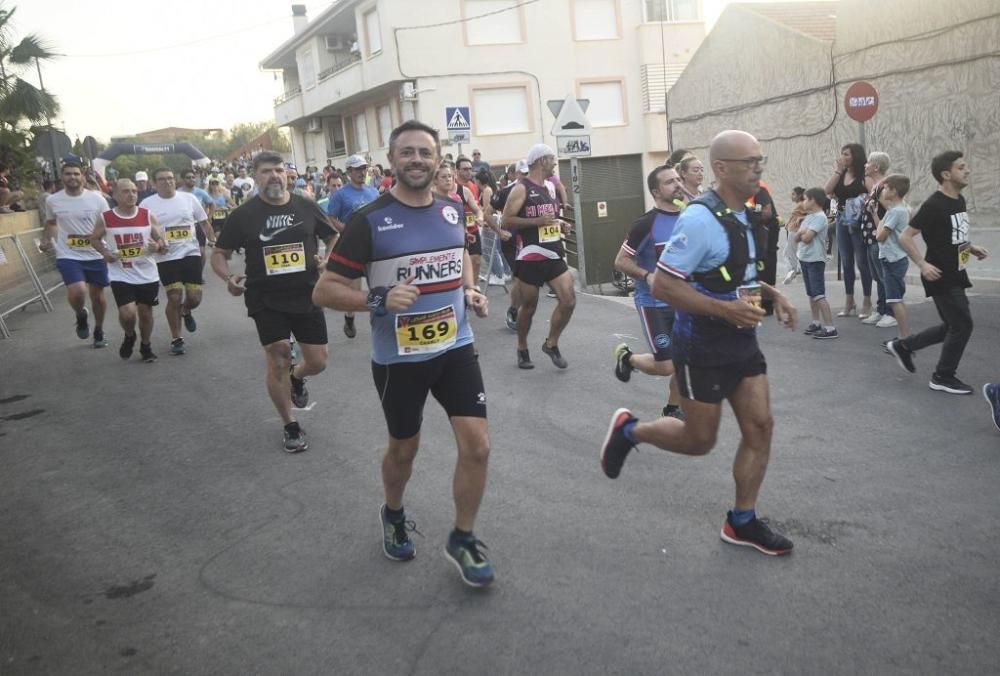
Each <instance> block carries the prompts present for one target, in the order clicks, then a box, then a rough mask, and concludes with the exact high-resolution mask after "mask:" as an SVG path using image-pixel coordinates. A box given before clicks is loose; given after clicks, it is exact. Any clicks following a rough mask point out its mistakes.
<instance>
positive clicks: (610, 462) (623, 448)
mask: <svg viewBox="0 0 1000 676" xmlns="http://www.w3.org/2000/svg"><path fill="white" fill-rule="evenodd" d="M634 420H638V418H636V417H635V416H634V415H632V411H630V410H628V409H627V408H620V409H618V410H617V411H615V412H614V414H613V415H612V416H611V424H610V425H608V433H607V435H606V436H605V437H604V444H603V445H602V446H601V469H603V470H604V474H605V475H606V476H607V477H608V478H609V479H617V478H618V475H619V474H621V471H622V465H624V464H625V458H626V457H627V456H628V454H629V452H630V451H631V450H632V449H633V448H635V444H633V443H632V442H631V441H629V440H628V438H627V437H626V436H625V429H624V428H625V425H626V424H627V423H629V422H632V421H634Z"/></svg>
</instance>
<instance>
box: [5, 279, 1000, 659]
mask: <svg viewBox="0 0 1000 676" xmlns="http://www.w3.org/2000/svg"><path fill="white" fill-rule="evenodd" d="M787 288H788V289H790V290H791V294H792V295H793V297H794V298H795V299H796V301H797V303H798V306H799V307H800V308H802V309H804V308H805V307H806V303H805V301H804V298H803V296H802V286H801V283H797V284H795V285H793V286H791V287H787ZM490 295H491V298H492V299H493V301H494V302H493V307H492V308H491V309H492V314H491V316H490V317H489V318H488V319H486V320H482V321H477V322H476V323H475V325H474V326H475V331H476V335H477V344H478V347H479V350H480V354H481V362H482V366H483V371H484V375H485V379H486V386H487V392H488V396H489V407H490V408H489V412H490V429H491V436H492V441H493V451H492V456H491V466H490V481H489V487H488V492H487V496H486V499H485V502H484V505H483V508H482V511H481V514H480V519H479V523H478V527H477V533H478V534H479V536H480V537H481V538H482V539H483V540H484V541H485V542H486V543H487V545H488V546H489V548H490V549H489V553H490V555H491V557H492V560H493V561H494V562H495V565H496V567H497V572H498V580H497V583H496V584H495V586H494V587H493V588H492V589H490V590H488V591H486V592H477V591H474V590H470V589H468V588H466V587H464V586H463V585H462V584H461V583H460V581H459V578H458V575H457V574H456V572H455V570H454V569H453V568H452V566H451V565H450V564H449V563H448V562H446V561H445V559H444V556H443V554H442V552H441V549H442V546H443V544H444V540H445V537H446V535H447V533H448V530H449V528H450V526H451V519H452V514H453V508H452V502H451V487H450V482H451V470H452V467H453V463H454V457H455V450H454V443H453V440H452V437H451V432H450V428H449V427H448V425H447V421H446V419H445V417H444V415H443V413H442V412H441V410H440V409H439V408H438V407H437V406H436V404H429V405H428V409H427V415H426V419H425V424H424V437H423V447H422V450H421V454H420V456H419V457H418V461H417V464H416V469H415V472H414V476H413V480H412V483H411V485H410V489H409V491H408V494H407V500H406V506H407V510H408V514H409V516H410V518H412V519H414V520H415V521H416V523H417V525H418V528H419V529H420V531H421V533H422V534H423V537H420V536H417V537H416V538H415V539H416V545H417V558H416V559H415V560H414V561H412V562H409V563H404V564H400V563H394V562H391V561H388V560H386V559H385V558H384V557H383V556H382V553H381V549H380V539H379V538H380V529H379V527H378V524H377V510H378V507H379V504H380V480H379V461H380V449H381V447H382V446H383V443H384V438H385V432H384V425H383V422H382V417H381V411H380V409H379V405H378V400H377V398H376V395H375V392H374V388H373V386H372V384H371V374H370V368H369V360H368V338H369V330H368V326H367V324H366V323H365V322H360V321H359V332H358V337H357V338H356V339H355V340H353V341H350V340H348V339H347V338H345V337H344V335H343V334H342V333H341V331H340V318H339V316H338V315H336V314H335V313H329V314H328V319H329V325H330V333H331V337H332V343H331V359H330V367H329V369H328V370H327V371H326V372H325V373H323V374H322V375H320V376H318V377H315V378H313V379H311V380H310V382H309V385H308V386H309V389H310V391H311V393H312V398H313V400H314V401H315V402H316V405H315V408H314V409H313V410H311V411H308V412H304V413H302V415H301V420H302V424H303V426H304V427H305V429H306V430H307V431H308V433H309V435H310V440H311V449H310V450H309V451H308V452H307V453H304V454H301V455H297V456H289V455H286V454H285V453H283V452H282V451H281V450H280V443H281V436H280V433H281V426H280V423H279V421H278V419H277V417H276V415H275V414H274V412H273V409H272V407H271V405H270V402H269V400H268V399H267V396H266V393H265V391H264V386H263V365H264V362H263V357H262V355H261V352H260V349H259V346H258V344H257V342H256V334H255V332H254V331H253V329H252V325H251V323H250V321H249V320H248V319H247V318H246V317H245V315H244V311H243V306H242V302H241V301H238V300H235V299H232V298H229V297H228V296H227V295H225V293H224V290H223V289H222V286H221V284H220V283H219V282H218V281H217V280H212V281H210V283H209V285H208V286H207V288H206V300H205V303H204V306H203V309H201V310H199V311H198V312H197V313H196V316H197V318H198V320H199V330H198V332H197V333H196V334H194V335H193V336H192V337H191V338H190V339H189V341H188V345H189V352H188V354H187V355H185V356H183V357H169V356H167V354H166V353H167V349H166V343H167V339H166V336H167V333H166V326H165V322H164V321H163V319H162V316H158V318H157V322H158V325H157V329H156V341H155V348H156V349H157V351H158V352H159V353H160V361H159V362H158V363H156V364H153V365H145V364H142V363H140V362H139V361H138V360H137V359H135V360H133V361H131V362H128V363H122V362H121V361H120V360H119V358H118V356H117V343H118V341H119V340H120V335H121V334H120V330H119V329H118V328H117V326H115V325H110V327H109V329H108V336H109V338H110V339H111V340H112V347H111V348H110V349H107V350H103V351H95V350H93V349H91V348H89V347H88V344H87V343H85V342H83V341H80V340H78V339H77V338H76V337H75V335H74V334H73V331H72V315H71V312H70V311H69V309H68V308H67V307H66V305H65V302H64V301H63V300H62V298H61V297H58V298H56V300H57V302H56V305H57V308H58V309H57V312H56V313H54V314H50V315H45V314H42V313H41V312H39V311H38V310H28V311H27V312H25V313H19V314H17V315H15V316H13V317H11V318H10V320H9V324H10V325H11V328H12V330H13V331H14V336H13V338H11V339H9V340H2V341H0V400H2V401H0V449H2V450H0V459H2V467H3V469H2V471H0V543H2V544H0V674H4V675H6V674H96V673H121V674H257V673H259V674H466V673H468V674H471V673H477V674H543V673H548V674H758V673H768V674H772V673H788V674H856V673H870V674H880V675H882V674H913V673H924V674H943V673H963V674H964V673H995V672H996V668H997V666H996V665H997V664H998V663H1000V647H998V643H997V641H996V637H997V636H998V635H1000V614H998V613H997V611H996V609H997V607H998V605H1000V582H998V579H1000V578H998V576H997V561H998V560H1000V541H998V539H997V527H996V524H997V522H998V520H1000V501H998V500H997V499H996V495H997V486H998V485H1000V434H998V433H997V431H996V430H995V429H994V427H993V425H992V424H991V423H990V421H989V419H988V411H987V406H986V404H985V402H984V401H983V399H982V397H981V396H980V395H979V394H978V393H977V394H976V395H975V396H968V397H957V396H950V395H945V394H940V393H936V392H933V391H931V390H929V389H928V387H927V380H928V378H929V374H930V370H931V367H932V365H933V363H934V361H935V360H936V354H937V350H936V349H932V350H930V351H928V352H925V353H921V354H919V355H918V357H917V364H918V368H919V371H918V373H917V374H916V375H908V374H906V373H904V372H902V371H901V370H900V369H899V368H898V367H897V366H896V365H895V362H894V361H892V359H891V358H890V357H888V356H886V355H883V354H882V353H881V349H880V347H879V340H880V339H883V338H885V337H888V336H889V335H890V333H891V330H880V329H875V328H871V327H866V326H862V325H861V324H860V323H859V322H858V321H857V319H851V320H845V321H842V322H841V324H840V329H841V333H842V336H843V337H842V338H840V339H839V340H836V341H824V342H820V341H814V340H811V339H809V338H806V337H804V336H802V335H801V333H800V331H796V332H794V333H793V332H788V331H783V330H781V329H779V327H777V326H776V325H775V324H768V325H766V326H765V328H764V329H762V331H761V334H762V337H761V343H762V346H763V349H764V351H765V353H766V355H767V357H768V361H769V369H770V377H771V397H772V405H773V410H774V415H775V418H776V428H775V435H774V437H775V439H774V448H773V452H772V459H771V467H770V470H769V472H768V477H767V481H766V482H765V484H764V488H763V491H762V496H761V502H760V504H759V509H758V511H759V512H760V513H761V514H762V515H764V516H767V517H769V518H770V519H771V520H772V524H773V525H774V526H775V527H776V528H777V529H779V530H781V531H783V532H785V533H786V534H787V535H788V536H789V537H791V538H792V539H793V540H794V541H795V545H796V548H795V552H794V554H792V555H791V556H789V557H784V558H780V559H775V558H771V557H765V556H763V555H761V554H758V553H756V552H754V551H752V550H749V549H746V548H737V547H732V546H730V545H727V544H724V543H722V542H721V541H720V540H719V537H718V531H719V528H720V526H721V524H722V520H723V518H724V515H725V511H726V509H728V508H729V507H730V506H731V503H732V496H733V486H732V479H731V478H730V465H731V462H732V458H733V453H734V449H735V447H736V443H737V429H736V426H735V423H734V420H733V418H732V416H731V414H730V413H728V412H727V413H726V414H725V415H724V416H723V423H722V430H721V432H720V435H719V445H718V448H716V450H715V451H713V452H712V454H710V455H709V456H707V457H704V458H698V459H693V458H686V457H681V456H675V455H672V454H668V453H663V452H660V451H657V450H655V449H652V448H643V449H642V451H641V452H640V453H639V454H637V455H635V454H634V455H632V456H630V457H629V460H628V462H627V463H626V465H625V468H624V470H623V472H622V476H621V478H619V479H618V480H617V481H610V480H608V479H606V478H605V477H604V476H603V474H602V473H601V471H600V469H599V466H598V460H597V457H598V450H599V449H598V446H599V443H600V440H601V437H602V436H603V434H604V431H605V428H606V425H607V422H608V419H609V417H610V415H611V412H612V411H613V410H614V409H615V408H617V407H618V406H621V405H627V406H630V407H632V408H633V409H634V410H635V411H637V413H638V414H639V415H641V416H643V417H649V416H654V415H656V414H657V412H658V411H659V409H660V407H661V406H662V405H663V402H662V397H663V389H664V383H663V381H661V380H656V379H653V378H650V377H646V376H642V375H641V374H636V375H635V376H634V377H633V380H632V382H630V383H628V384H622V383H619V382H618V381H617V380H615V379H614V377H613V375H612V365H613V364H612V357H611V349H612V347H613V345H614V344H615V343H616V342H617V341H618V338H616V337H615V335H616V334H620V335H625V336H628V337H630V338H626V340H629V342H631V343H633V345H635V346H638V347H640V348H641V347H642V344H641V342H640V341H639V340H638V336H639V332H638V323H637V320H636V316H635V312H634V310H633V309H632V308H631V306H630V304H629V301H628V300H626V299H617V300H616V299H609V298H602V297H594V296H582V297H581V298H580V300H579V303H578V306H577V310H576V315H575V316H574V318H573V322H572V324H571V325H570V327H569V329H568V331H567V333H566V334H565V336H564V339H563V341H562V350H563V354H564V355H565V356H566V358H567V359H568V360H569V362H570V367H569V369H568V370H566V371H558V370H556V369H555V368H554V367H552V366H551V364H549V363H548V360H547V359H546V358H545V356H544V355H543V354H541V352H540V350H539V349H538V345H540V344H541V341H542V337H543V332H544V328H545V318H546V317H547V315H548V312H549V310H550V309H551V303H552V302H553V301H549V300H543V306H542V308H541V310H540V314H539V315H538V321H537V322H536V329H535V332H534V334H533V337H532V346H533V350H532V351H533V356H534V358H535V361H536V364H537V368H536V369H535V370H534V371H532V372H522V371H519V370H518V369H517V368H516V366H515V359H514V338H513V336H512V335H511V334H510V333H509V332H508V331H507V330H506V329H505V328H504V327H503V321H502V319H503V318H502V315H503V312H502V310H503V306H504V305H505V303H504V302H503V298H502V292H501V291H499V290H495V289H494V290H492V291H491V294H490ZM832 295H834V296H836V293H835V292H832ZM910 295H911V298H912V299H915V298H916V295H917V294H916V292H915V290H913V289H912V288H911V293H910ZM57 296H58V293H57ZM622 301H624V302H622ZM972 305H973V314H974V317H975V319H976V322H977V323H976V329H975V333H974V335H973V338H972V341H971V343H970V344H969V348H968V351H967V352H966V355H965V358H964V360H963V362H962V367H961V370H960V372H959V375H960V376H961V377H963V378H965V379H966V380H967V381H969V382H971V383H972V384H974V385H976V386H977V387H979V386H981V385H982V384H983V382H985V381H986V380H991V379H992V380H995V379H998V378H1000V359H998V358H997V356H996V355H997V353H996V348H997V337H998V332H1000V296H975V297H973V298H972ZM911 315H912V318H913V324H914V326H915V327H918V328H919V327H922V326H926V325H928V324H929V323H931V322H932V321H935V320H936V315H935V313H934V310H933V306H932V305H930V304H927V303H921V304H915V305H913V306H911ZM800 330H801V329H800Z"/></svg>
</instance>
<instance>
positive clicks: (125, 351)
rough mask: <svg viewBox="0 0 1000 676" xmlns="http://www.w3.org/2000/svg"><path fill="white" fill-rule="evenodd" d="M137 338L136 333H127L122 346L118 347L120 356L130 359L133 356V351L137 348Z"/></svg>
mask: <svg viewBox="0 0 1000 676" xmlns="http://www.w3.org/2000/svg"><path fill="white" fill-rule="evenodd" d="M135 338H136V335H135V334H134V333H133V334H131V335H129V334H127V333H126V334H125V340H123V341H122V346H121V347H120V348H118V356H119V357H121V358H122V359H128V358H130V357H131V356H132V351H133V350H135Z"/></svg>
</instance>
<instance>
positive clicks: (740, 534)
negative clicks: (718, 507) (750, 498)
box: [719, 512, 793, 556]
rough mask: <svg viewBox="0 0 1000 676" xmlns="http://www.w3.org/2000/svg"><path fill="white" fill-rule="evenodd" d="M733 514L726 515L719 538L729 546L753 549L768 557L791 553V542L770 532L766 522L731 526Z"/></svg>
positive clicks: (756, 519) (749, 522) (750, 522)
mask: <svg viewBox="0 0 1000 676" xmlns="http://www.w3.org/2000/svg"><path fill="white" fill-rule="evenodd" d="M732 519H733V513H732V512H728V513H727V514H726V522H725V523H724V524H722V532H721V533H719V537H721V538H722V539H723V541H725V542H728V543H729V544H731V545H740V546H742V547H753V548H754V549H756V550H757V551H758V552H761V553H762V554H767V555H768V556H781V555H783V554H791V553H792V547H793V545H792V541H791V540H789V539H788V538H786V537H785V536H783V535H779V534H778V533H775V532H774V531H772V530H771V528H770V527H769V526H768V525H767V522H765V521H762V520H760V519H758V518H756V517H755V518H754V519H753V520H752V521H748V522H747V523H745V524H743V525H742V526H735V525H733V521H732Z"/></svg>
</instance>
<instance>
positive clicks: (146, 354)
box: [139, 345, 156, 364]
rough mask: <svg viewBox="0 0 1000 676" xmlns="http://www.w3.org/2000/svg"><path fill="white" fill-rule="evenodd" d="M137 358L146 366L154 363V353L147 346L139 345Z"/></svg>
mask: <svg viewBox="0 0 1000 676" xmlns="http://www.w3.org/2000/svg"><path fill="white" fill-rule="evenodd" d="M139 356H140V357H142V361H143V362H145V363H147V364H152V363H153V362H154V361H156V353H155V352H153V348H152V347H150V346H149V345H139Z"/></svg>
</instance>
